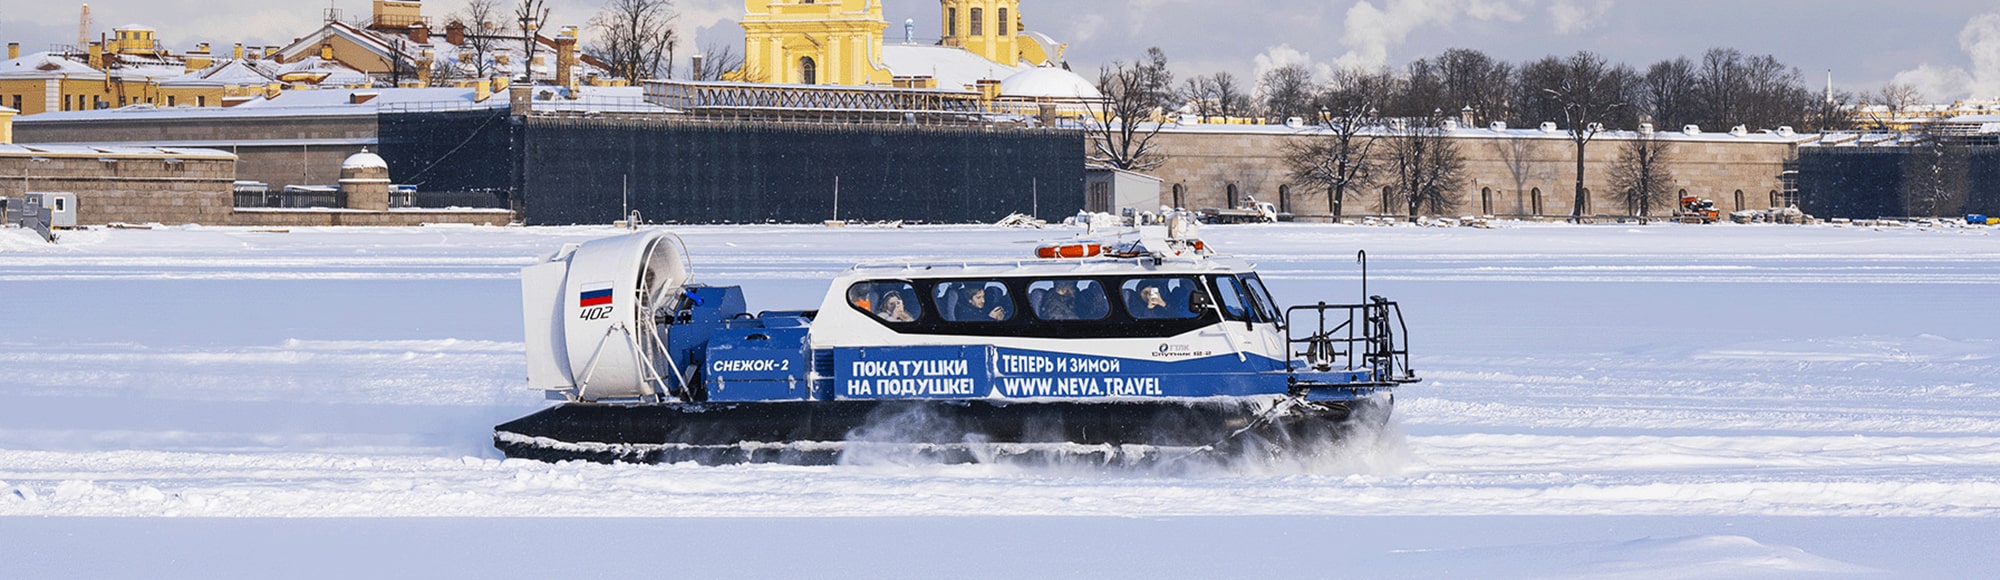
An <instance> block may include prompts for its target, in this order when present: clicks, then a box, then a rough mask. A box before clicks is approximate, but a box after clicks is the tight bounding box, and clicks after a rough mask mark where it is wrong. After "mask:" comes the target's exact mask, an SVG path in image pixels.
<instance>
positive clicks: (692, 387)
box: [494, 214, 1419, 464]
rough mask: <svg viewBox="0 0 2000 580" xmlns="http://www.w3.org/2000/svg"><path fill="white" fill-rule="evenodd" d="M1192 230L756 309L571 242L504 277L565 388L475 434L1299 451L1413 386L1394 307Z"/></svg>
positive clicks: (531, 369)
mask: <svg viewBox="0 0 2000 580" xmlns="http://www.w3.org/2000/svg"><path fill="white" fill-rule="evenodd" d="M1193 228H1194V225H1193V218H1192V216H1191V215H1186V214H1180V215H1175V216H1171V217H1170V219H1169V220H1168V225H1167V226H1166V227H1149V228H1142V229H1141V230H1136V231H1133V232H1128V233H1127V234H1126V235H1124V236H1122V237H1123V238H1127V239H1123V240H1111V241H1100V240H1088V241H1080V240H1071V241H1063V242H1056V243H1052V244H1047V245H1043V246H1040V247H1038V248H1037V249H1036V250H1035V252H1034V253H1033V254H1032V255H1033V256H1034V257H1033V258H1029V259H1023V260H1019V261H990V262H962V261H953V262H930V263H917V262H894V263H886V262H884V263H863V264H859V265H856V266H854V267H852V268H850V269H849V270H847V271H846V272H844V273H842V274H840V275H839V276H838V277H837V278H836V279H835V280H834V281H833V283H832V286H831V288H830V289H829V290H828V292H827V294H826V297H825V299H824V300H823V301H822V302H821V304H820V307H819V309H818V310H813V311H764V312H756V313H753V312H752V311H750V310H749V309H748V308H747V307H746V303H745V300H744V295H743V291H742V289H741V288H740V287H737V286H707V285H702V284H696V283H692V282H691V278H690V276H689V273H688V263H689V260H688V254H687V248H686V246H685V244H684V243H683V242H682V241H681V239H680V238H679V237H677V236H674V235H673V234H671V233H668V232H664V231H648V232H641V233H635V234H628V235H623V236H618V237H613V238H607V239H601V240H595V241H590V242H587V243H583V244H569V245H566V246H564V247H563V248H562V249H561V250H560V251H558V252H556V253H555V254H553V255H551V256H549V257H547V258H545V259H543V260H541V261H540V262H539V263H537V264H535V265H532V266H529V267H527V268H525V269H523V270H522V272H521V290H522V303H523V305H524V311H525V321H524V322H525V324H526V331H527V341H526V342H527V354H528V381H529V384H530V386H531V387H533V388H537V389H542V390H543V391H545V393H546V394H547V395H548V397H549V398H551V399H555V400H560V401H562V403H561V404H559V405H556V406H554V407H550V408H548V409H545V410H542V411H540V412H537V413H535V414H532V415H529V416H526V417H523V418H520V419H516V420H514V421H510V422H507V423H504V424H502V425H499V426H498V427H497V428H496V429H495V433H494V446H495V447H497V448H499V449H500V450H501V451H502V452H503V453H505V454H506V455H507V456H509V457H517V458H528V459H538V460H548V461H560V460H589V461H600V462H614V461H617V462H648V463H659V462H681V461H694V462H699V463H704V464H719V463H735V462H782V463H798V464H828V463H836V462H840V461H842V460H843V458H844V456H846V455H847V454H851V453H854V452H855V451H856V450H857V449H860V448H866V449H868V450H871V452H878V451H882V450H893V451H894V452H896V453H898V454H902V455H899V456H907V457H914V458H918V459H921V460H924V461H939V462H971V461H993V460H1000V459H1005V458H1010V457H1015V456H1021V455H1029V454H1041V453H1051V452H1053V453H1060V454H1065V455H1081V456H1085V457H1089V458H1093V459H1094V460H1098V461H1120V462H1128V461H1138V462H1152V461H1160V460H1178V459H1181V458H1186V457H1190V456H1206V455H1222V456H1233V455H1240V454H1244V453H1311V452H1313V451H1312V450H1315V449H1324V447H1322V446H1321V445H1323V444H1325V443H1328V442H1331V441H1333V440H1335V439H1338V438H1339V437H1340V436H1341V434H1342V433H1343V432H1345V431H1346V430H1349V429H1352V428H1354V427H1355V426H1356V425H1357V424H1366V423H1377V424H1379V422H1381V421H1385V420H1386V418H1387V415H1388V406H1389V403H1390V401H1391V400H1392V398H1391V391H1392V390H1393V389H1394V387H1396V386H1398V385H1401V384H1405V383H1412V382H1416V381H1418V380H1419V379H1418V378H1417V377H1416V375H1415V373H1414V372H1412V370H1411V369H1410V367H1409V350H1408V345H1407V338H1406V336H1405V335H1406V334H1407V333H1406V329H1405V326H1404V324H1403V319H1402V311H1401V309H1400V307H1399V306H1398V305H1397V303H1395V302H1393V301H1389V300H1387V299H1384V298H1382V297H1379V296H1369V297H1368V298H1367V299H1366V300H1365V301H1363V303H1361V304H1328V303H1326V302H1319V303H1316V304H1311V305H1301V306H1291V307H1289V308H1282V309H1281V308H1280V307H1279V306H1278V303H1277V302H1276V301H1275V300H1274V299H1273V298H1272V296H1271V294H1270V292H1269V291H1268V290H1267V289H1266V288H1265V285H1264V283H1263V281H1262V280H1261V279H1259V278H1258V276H1257V274H1256V272H1255V271H1254V269H1253V268H1252V267H1251V266H1250V264H1249V263H1247V262H1246V261H1244V260H1242V259H1239V258H1234V257H1229V256H1224V255H1219V254H1217V253H1215V252H1214V251H1213V249H1212V248H1210V247H1209V246H1208V245H1207V244H1206V243H1204V242H1203V241H1202V240H1200V239H1199V238H1198V237H1196V236H1194V235H1193ZM1364 272H1365V264H1364ZM1363 288H1364V289H1365V288H1366V281H1365V278H1364V282H1363ZM1364 294H1365V290H1364Z"/></svg>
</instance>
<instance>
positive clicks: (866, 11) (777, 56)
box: [732, 0, 1066, 89]
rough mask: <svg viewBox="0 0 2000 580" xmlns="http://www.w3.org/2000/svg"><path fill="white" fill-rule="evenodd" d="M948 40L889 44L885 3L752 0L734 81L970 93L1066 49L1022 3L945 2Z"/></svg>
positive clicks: (1056, 61)
mask: <svg viewBox="0 0 2000 580" xmlns="http://www.w3.org/2000/svg"><path fill="white" fill-rule="evenodd" d="M939 5H940V6H939V16H940V22H941V23H942V26H940V27H939V30H938V31H939V32H940V33H941V39H940V40H939V41H938V42H937V44H935V45H916V44H915V43H914V41H913V38H912V36H913V33H911V32H909V31H908V27H909V26H911V25H907V24H906V32H905V34H904V38H903V42H902V43H885V42H884V41H883V36H884V34H883V33H884V31H885V30H887V29H888V27H889V24H888V23H887V22H885V21H883V20H882V0H745V1H744V16H743V21H742V22H743V54H744V58H743V68H742V69H741V70H739V71H737V73H736V74H735V75H733V76H732V78H733V79H735V80H743V81H749V82H763V83H779V84H800V85H849V86H856V85H873V86H890V85H891V84H892V83H895V82H896V80H897V79H898V78H905V77H907V78H923V79H930V80H931V82H933V83H934V84H935V86H938V87H940V88H949V89H959V88H970V85H972V84H973V83H975V82H977V81H979V80H983V79H994V80H998V79H1002V78H1006V77H1007V76H1009V75H1011V74H1014V73H1017V72H1021V71H1023V70H1027V69H1030V68H1034V67H1040V66H1059V65H1060V64H1061V63H1062V53H1063V50H1064V49H1065V48H1066V47H1065V46H1064V45H1062V44H1060V43H1057V42H1055V41H1054V40H1053V39H1050V38H1049V37H1048V36H1046V35H1042V34H1037V33H1033V32H1029V31H1028V30H1027V29H1026V28H1025V27H1024V26H1023V25H1022V20H1021V3H1020V0H939Z"/></svg>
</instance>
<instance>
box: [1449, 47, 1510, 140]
mask: <svg viewBox="0 0 2000 580" xmlns="http://www.w3.org/2000/svg"><path fill="white" fill-rule="evenodd" d="M1435 62H1436V68H1437V75H1438V79H1439V81H1440V84H1441V85H1442V86H1441V88H1442V91H1441V95H1442V97H1441V99H1440V101H1439V104H1438V105H1437V108H1442V109H1444V110H1445V111H1446V112H1455V111H1459V110H1463V109H1466V108H1470V109H1472V119H1473V122H1474V123H1490V122H1492V121H1496V120H1500V119H1505V118H1507V108H1508V103H1507V88H1508V86H1509V85H1511V84H1512V83H1513V82H1514V67H1513V65H1509V64H1507V63H1505V62H1501V61H1498V60H1494V59H1493V57H1491V56H1487V55H1486V53H1484V52H1480V51H1477V50H1472V49H1466V48H1453V49H1449V50H1446V51H1444V53H1443V54H1440V55H1438V57H1437V59H1436V61H1435Z"/></svg>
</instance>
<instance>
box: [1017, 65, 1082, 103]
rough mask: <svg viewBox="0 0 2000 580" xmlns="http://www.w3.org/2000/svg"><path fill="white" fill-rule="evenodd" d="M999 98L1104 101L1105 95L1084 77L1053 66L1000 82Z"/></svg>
mask: <svg viewBox="0 0 2000 580" xmlns="http://www.w3.org/2000/svg"><path fill="white" fill-rule="evenodd" d="M1000 95H1001V96H1004V97H1025V98H1037V99H1101V98H1104V94H1103V93H1099V92H1097V87H1095V86H1092V85H1091V83H1090V81H1088V80H1085V79H1084V78H1083V77H1082V76H1080V75H1078V74H1076V73H1073V72H1070V71H1066V70H1063V69H1060V68H1056V67H1051V66H1041V67H1035V68H1031V69H1028V70H1024V71H1021V72H1018V73H1014V75H1013V76H1009V77H1007V78H1006V79H1003V80H1001V81H1000Z"/></svg>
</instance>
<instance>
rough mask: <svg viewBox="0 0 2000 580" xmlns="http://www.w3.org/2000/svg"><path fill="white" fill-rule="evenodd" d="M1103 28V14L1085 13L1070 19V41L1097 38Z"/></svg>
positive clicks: (1086, 40) (1084, 40)
mask: <svg viewBox="0 0 2000 580" xmlns="http://www.w3.org/2000/svg"><path fill="white" fill-rule="evenodd" d="M1103 29H1104V15H1102V14H1085V15H1083V16H1080V17H1077V18H1075V19H1073V20H1071V21H1070V26H1069V38H1070V42H1089V41H1091V40H1095V39H1096V38H1097V33H1098V31H1100V30H1103Z"/></svg>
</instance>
